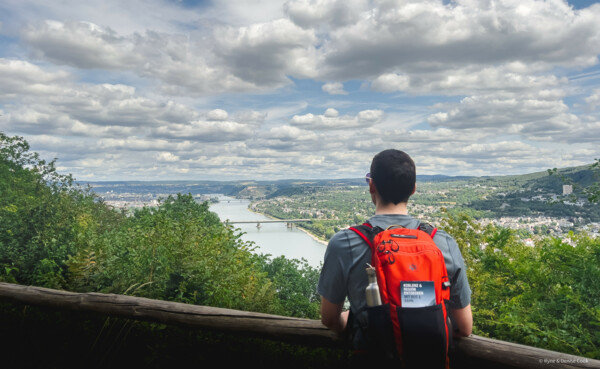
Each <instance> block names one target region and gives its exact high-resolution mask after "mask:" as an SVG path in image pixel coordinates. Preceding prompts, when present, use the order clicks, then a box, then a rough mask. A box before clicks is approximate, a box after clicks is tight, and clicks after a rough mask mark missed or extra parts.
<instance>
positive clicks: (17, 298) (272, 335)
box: [0, 283, 600, 369]
mask: <svg viewBox="0 0 600 369" xmlns="http://www.w3.org/2000/svg"><path fill="white" fill-rule="evenodd" d="M0 301H5V302H13V303H21V304H27V305H34V306H42V307H51V308H58V309H61V310H71V311H84V312H94V313H99V314H104V315H109V316H118V317H123V318H128V319H138V320H145V321H152V322H160V323H166V324H174V325H183V326H187V327H197V328H202V329H212V330H218V331H225V332H234V333H235V332H238V333H243V334H247V335H254V336H258V337H262V338H267V339H273V340H277V341H282V342H290V343H297V344H302V345H311V346H319V347H338V348H341V347H343V346H344V342H345V341H344V339H343V338H342V337H341V336H339V335H337V334H334V333H333V332H331V331H330V330H328V329H327V328H326V327H325V326H323V325H322V324H321V322H319V321H316V320H310V319H300V318H291V317H284V316H278V315H269V314H261V313H252V312H245V311H238V310H231V309H222V308H214V307H206V306H198V305H190V304H184V303H178V302H169V301H162V300H152V299H147V298H143V297H134V296H125V295H115V294H102V293H76V292H68V291H60V290H53V289H48V288H41V287H32V286H22V285H17V284H10V283H0ZM452 355H453V356H454V357H456V358H457V361H458V362H462V363H466V364H465V366H467V365H469V366H471V365H476V366H477V367H483V368H486V369H489V368H492V367H493V368H546V369H547V368H600V361H599V360H593V359H589V358H585V357H580V356H574V355H568V354H563V353H559V352H555V351H549V350H543V349H538V348H534V347H530V346H525V345H519V344H514V343H509V342H504V341H499V340H494V339H489V338H485V337H479V336H475V335H472V336H470V337H466V338H461V339H455V341H454V348H453V352H452Z"/></svg>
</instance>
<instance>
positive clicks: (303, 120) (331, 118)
mask: <svg viewBox="0 0 600 369" xmlns="http://www.w3.org/2000/svg"><path fill="white" fill-rule="evenodd" d="M383 116H384V113H383V111H382V110H363V111H360V112H359V113H358V114H357V115H356V116H349V115H343V116H339V113H338V112H337V110H335V109H331V108H329V109H327V110H326V111H325V114H323V115H314V114H312V113H308V114H304V115H294V116H293V117H292V119H291V120H290V123H291V124H292V125H295V126H299V127H305V128H309V129H316V130H321V129H327V130H329V129H334V130H336V129H347V128H358V127H362V128H366V127H369V126H371V125H373V124H375V123H378V122H381V120H382V119H383Z"/></svg>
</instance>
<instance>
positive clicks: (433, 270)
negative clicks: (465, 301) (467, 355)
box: [350, 223, 452, 369]
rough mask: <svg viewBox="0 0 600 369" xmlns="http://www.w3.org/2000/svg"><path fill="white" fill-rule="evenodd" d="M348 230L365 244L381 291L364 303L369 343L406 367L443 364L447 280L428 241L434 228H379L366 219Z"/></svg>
mask: <svg viewBox="0 0 600 369" xmlns="http://www.w3.org/2000/svg"><path fill="white" fill-rule="evenodd" d="M350 229H351V230H353V231H354V232H356V233H357V234H358V235H359V236H361V237H362V238H363V239H364V240H365V241H366V242H367V244H368V245H369V247H370V248H371V255H372V256H371V265H372V266H373V267H374V268H375V271H376V276H377V284H378V286H379V292H380V295H381V302H382V305H379V306H372V307H368V308H367V311H368V319H369V323H368V327H367V332H366V333H367V337H368V339H369V341H370V344H371V346H372V347H375V348H376V349H378V350H379V351H378V352H379V354H380V355H383V356H387V358H388V359H393V358H401V360H402V362H403V363H404V364H405V365H406V366H407V367H416V368H446V369H447V368H449V360H448V348H449V344H450V339H451V334H452V332H451V328H450V327H449V322H448V313H447V311H446V302H447V301H448V300H450V280H449V278H448V273H447V271H446V263H445V262H444V256H443V255H442V252H441V251H440V249H439V248H438V247H437V246H436V244H435V243H434V242H433V236H434V235H435V232H436V231H437V229H435V228H433V227H432V226H430V225H428V224H422V225H420V226H419V228H418V229H408V228H404V227H402V226H391V227H388V229H385V230H383V229H381V228H379V227H372V226H371V224H369V223H365V224H363V225H360V226H355V227H350ZM379 354H378V355H379Z"/></svg>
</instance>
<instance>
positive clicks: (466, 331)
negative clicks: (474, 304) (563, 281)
mask: <svg viewBox="0 0 600 369" xmlns="http://www.w3.org/2000/svg"><path fill="white" fill-rule="evenodd" d="M452 316H453V317H454V323H455V325H456V326H455V327H454V335H455V336H459V337H467V336H469V335H470V334H471V332H472V331H473V313H472V312H471V304H469V305H467V306H465V307H464V308H462V309H452Z"/></svg>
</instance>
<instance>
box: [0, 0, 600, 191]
mask: <svg viewBox="0 0 600 369" xmlns="http://www.w3.org/2000/svg"><path fill="white" fill-rule="evenodd" d="M599 20H600V4H598V3H596V2H595V1H575V0H570V1H569V2H566V1H564V0H546V1H537V0H536V1H534V0H457V1H447V0H445V1H440V0H437V1H433V0H428V1H425V0H417V1H407V0H379V1H375V0H289V1H285V0H218V1H217V0H214V1H210V0H203V1H197V0H196V1H188V0H183V1H178V0H143V1H142V0H128V1H122V0H103V1H101V2H97V1H94V2H91V1H81V0H76V1H75V0H64V1H46V0H2V1H0V131H2V132H4V133H5V134H7V135H10V136H14V135H18V136H23V137H25V139H26V140H27V141H28V142H29V143H30V144H31V147H32V150H34V151H37V152H39V153H40V154H41V155H42V156H43V157H44V158H47V159H52V158H58V161H57V164H58V168H59V170H60V172H61V173H63V174H67V173H71V174H73V175H74V176H75V178H76V179H78V180H92V181H101V180H170V179H215V180H234V179H280V178H348V177H360V176H363V175H364V173H366V172H367V171H368V167H369V164H370V160H371V158H372V156H373V155H374V154H375V153H377V152H379V151H380V150H383V149H387V148H398V149H401V150H404V151H406V152H408V153H409V154H410V155H411V156H413V158H414V159H415V161H416V163H417V170H418V173H419V174H447V175H502V174H520V173H529V172H533V171H544V170H546V169H548V168H553V167H559V168H560V167H567V166H574V165H582V164H589V163H592V162H593V161H594V159H595V158H598V157H600V62H599V54H600V21H599Z"/></svg>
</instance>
